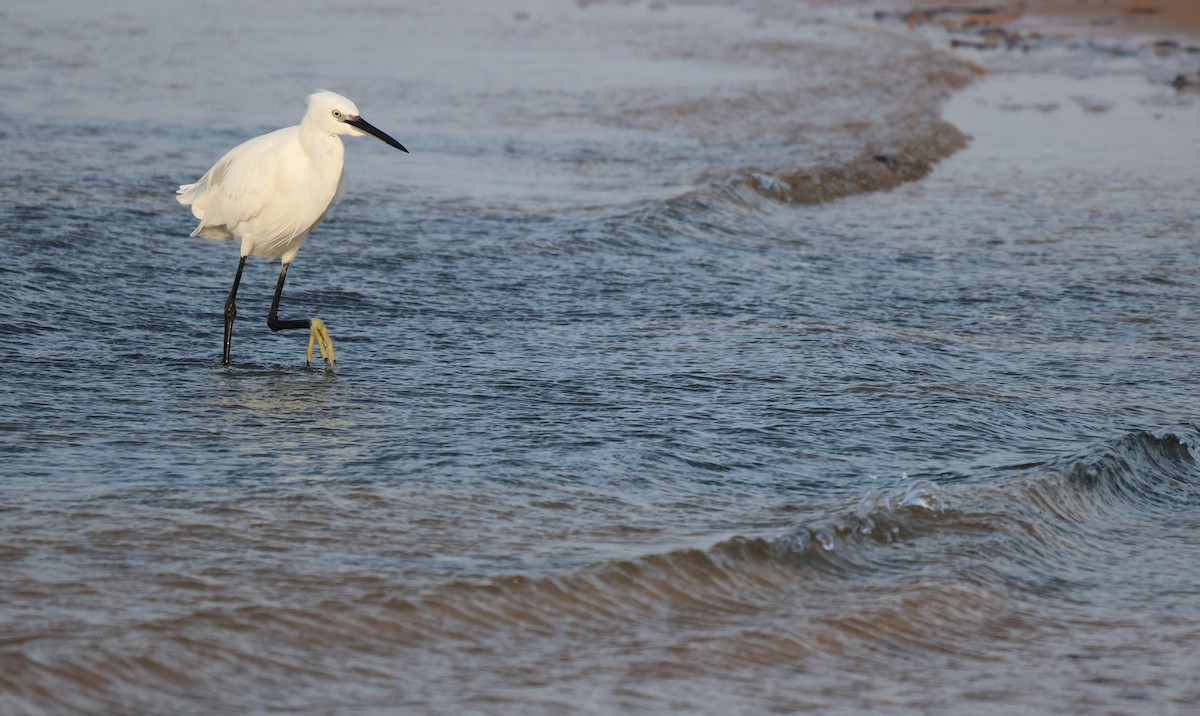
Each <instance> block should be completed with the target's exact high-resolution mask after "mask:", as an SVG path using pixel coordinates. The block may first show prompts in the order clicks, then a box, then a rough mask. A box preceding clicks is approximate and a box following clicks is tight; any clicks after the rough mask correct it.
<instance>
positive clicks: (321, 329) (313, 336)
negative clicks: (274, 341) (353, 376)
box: [267, 264, 337, 372]
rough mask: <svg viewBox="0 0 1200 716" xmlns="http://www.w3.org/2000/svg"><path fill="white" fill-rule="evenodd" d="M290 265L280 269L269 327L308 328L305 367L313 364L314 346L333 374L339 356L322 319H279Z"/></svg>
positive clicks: (276, 328) (327, 368)
mask: <svg viewBox="0 0 1200 716" xmlns="http://www.w3.org/2000/svg"><path fill="white" fill-rule="evenodd" d="M287 270H288V264H283V266H281V267H280V268H279V283H277V284H275V298H274V299H272V300H271V311H270V312H269V313H268V314H267V327H268V328H270V329H271V330H272V331H288V330H292V329H295V328H307V329H309V332H308V360H307V361H306V362H305V366H306V367H307V366H308V365H311V364H312V352H313V345H314V344H315V345H318V346H320V348H321V360H323V361H325V369H326V370H328V371H330V372H332V371H333V369H334V367H335V366H336V365H337V356H335V355H334V353H333V341H332V340H331V339H330V338H329V330H328V329H327V328H325V323H324V321H322V320H321V319H320V318H304V319H301V320H298V321H297V320H292V321H286V320H283V319H281V318H280V317H279V299H280V297H282V296H283V282H284V280H285V279H287Z"/></svg>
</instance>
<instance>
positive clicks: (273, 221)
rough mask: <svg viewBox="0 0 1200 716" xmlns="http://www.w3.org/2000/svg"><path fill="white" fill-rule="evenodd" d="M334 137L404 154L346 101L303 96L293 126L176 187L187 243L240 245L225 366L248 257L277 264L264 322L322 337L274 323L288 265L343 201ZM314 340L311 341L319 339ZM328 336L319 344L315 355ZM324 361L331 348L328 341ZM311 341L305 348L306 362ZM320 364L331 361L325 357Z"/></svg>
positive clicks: (340, 150)
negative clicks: (188, 221) (191, 239)
mask: <svg viewBox="0 0 1200 716" xmlns="http://www.w3.org/2000/svg"><path fill="white" fill-rule="evenodd" d="M341 135H349V136H366V135H372V136H375V137H377V138H379V139H381V140H382V141H384V142H386V143H387V144H390V145H391V146H393V147H396V148H397V149H400V150H402V151H405V152H407V151H408V150H407V149H405V148H404V146H403V145H401V144H400V143H399V142H397V141H396V140H395V139H392V138H391V137H389V136H388V135H387V134H385V133H383V132H381V131H380V130H378V129H376V128H375V127H373V126H372V125H371V124H370V123H368V122H367V121H366V120H364V119H362V118H361V117H360V116H359V112H358V107H356V106H355V105H354V103H353V102H351V101H350V100H348V99H346V98H345V97H343V96H341V95H339V94H335V93H333V92H326V91H320V92H316V93H314V94H312V95H309V97H308V110H307V111H306V112H305V113H304V118H303V119H302V120H301V121H300V124H299V125H297V126H294V127H286V128H284V129H279V130H276V131H274V132H271V133H269V134H264V135H262V136H261V137H255V138H254V139H251V140H248V141H246V142H243V143H242V144H239V145H238V146H236V147H234V148H233V149H231V150H229V152H227V153H226V154H225V156H223V157H221V159H220V160H219V161H218V162H217V163H216V164H214V165H213V167H212V169H209V170H208V172H206V173H205V174H204V176H202V177H200V180H199V181H197V182H196V183H194V184H184V185H182V186H180V187H179V191H178V192H177V196H176V198H177V199H178V200H179V203H180V204H183V205H185V206H191V207H192V214H194V215H195V216H196V218H197V219H199V220H200V223H199V224H198V225H197V226H196V230H195V231H193V232H192V236H203V237H204V238H206V239H238V240H240V241H241V257H242V263H240V264H239V265H238V273H237V277H236V278H235V279H234V284H233V289H232V290H231V291H230V294H229V300H228V301H227V303H226V307H225V313H226V325H225V353H224V363H225V364H226V365H228V364H229V341H230V333H231V331H232V324H233V318H232V316H233V315H236V313H237V311H236V308H235V306H234V299H235V297H236V295H237V286H238V282H239V281H240V279H241V274H242V266H243V265H244V262H245V259H246V257H247V256H251V255H253V256H261V257H264V258H278V259H280V260H281V262H282V267H281V270H280V276H279V283H278V286H277V287H276V292H275V301H274V302H273V303H272V306H271V313H270V314H269V315H268V320H267V323H268V325H269V326H270V327H271V329H272V330H281V329H286V328H301V327H311V328H312V329H313V331H314V333H315V332H316V331H317V330H318V328H319V329H320V330H321V331H324V325H323V324H321V323H320V321H319V320H317V319H312V322H311V324H312V325H310V322H309V321H280V320H278V318H277V316H276V311H277V309H278V303H279V296H280V293H281V292H282V289H283V281H284V277H285V276H286V274H287V267H288V264H290V263H291V261H292V259H294V258H295V257H296V252H298V251H299V250H300V247H301V246H302V245H303V244H304V240H305V239H306V238H307V237H308V234H309V232H310V231H312V230H313V229H314V228H316V227H317V225H319V224H320V223H321V221H322V220H324V219H325V215H326V213H328V211H329V207H330V206H332V205H333V204H334V203H335V202H337V201H339V200H340V199H341V198H342V196H343V195H344V194H345V190H346V188H345V182H344V180H343V171H342V167H343V160H344V158H345V147H344V146H343V145H342V139H341ZM318 338H319V337H317V338H314V340H316V339H318ZM326 342H328V336H327V335H326V336H324V338H323V340H322V354H323V355H324V344H325V343H326ZM329 348H330V351H329V352H330V355H332V343H331V342H329ZM311 354H312V341H311V340H310V342H309V360H310V361H311ZM327 363H329V364H330V365H332V361H331V360H329V359H328V358H327Z"/></svg>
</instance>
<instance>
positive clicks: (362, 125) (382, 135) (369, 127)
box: [346, 117, 408, 153]
mask: <svg viewBox="0 0 1200 716" xmlns="http://www.w3.org/2000/svg"><path fill="white" fill-rule="evenodd" d="M346 124H348V125H350V126H351V127H358V128H359V129H361V130H362V131H364V132H366V133H367V134H370V135H371V136H373V137H375V138H377V139H380V140H382V141H383V142H384V143H385V144H390V145H392V146H393V147H395V148H396V149H399V150H400V151H402V152H405V153H408V150H407V149H405V148H404V145H403V144H401V143H400V142H397V141H396V140H395V139H392V138H391V137H389V136H388V135H387V133H386V132H383V131H382V130H379V129H376V128H375V126H374V125H373V124H371V123H370V122H368V121H367V120H365V119H363V118H362V117H359V118H358V119H347V120H346Z"/></svg>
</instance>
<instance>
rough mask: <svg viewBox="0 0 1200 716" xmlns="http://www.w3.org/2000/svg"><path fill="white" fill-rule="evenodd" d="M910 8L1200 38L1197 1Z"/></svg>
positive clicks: (1080, 0) (1003, 1) (947, 1)
mask: <svg viewBox="0 0 1200 716" xmlns="http://www.w3.org/2000/svg"><path fill="white" fill-rule="evenodd" d="M909 7H911V8H912V10H913V12H914V13H915V14H929V15H932V13H934V12H936V11H944V10H945V9H947V8H954V9H956V10H958V12H956V13H955V15H957V18H956V19H955V22H967V23H976V24H985V23H987V24H993V25H1003V24H1006V23H1010V22H1013V21H1016V20H1019V19H1026V20H1028V19H1029V18H1030V17H1031V16H1032V17H1037V16H1041V17H1046V18H1055V19H1061V20H1064V21H1067V22H1081V23H1086V24H1087V25H1089V26H1110V27H1112V28H1114V29H1116V30H1118V31H1123V32H1133V33H1149V34H1171V35H1180V34H1182V35H1192V36H1197V37H1200V2H1196V0H995V1H993V2H988V1H987V0H985V1H984V2H979V0H916V2H913V3H910V4H909ZM972 10H975V11H977V12H971V11H972ZM964 16H966V19H965V20H964ZM915 19H916V18H914V20H915Z"/></svg>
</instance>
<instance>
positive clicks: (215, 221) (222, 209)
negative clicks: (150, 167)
mask: <svg viewBox="0 0 1200 716" xmlns="http://www.w3.org/2000/svg"><path fill="white" fill-rule="evenodd" d="M296 131H297V128H296V127H287V128H284V129H280V130H277V131H274V132H271V133H269V134H264V135H262V136H261V137H255V138H254V139H250V140H248V141H245V142H243V143H241V144H239V145H238V146H236V147H234V148H233V149H231V150H229V152H227V153H226V154H225V156H223V157H221V159H220V160H219V161H218V162H217V163H216V164H214V165H213V167H212V169H209V170H208V172H207V173H205V175H204V176H202V177H200V181H198V182H196V183H195V184H187V185H184V186H181V187H179V191H178V192H177V194H178V196H177V199H178V200H179V203H181V204H184V205H191V207H192V214H194V215H195V217H196V218H197V219H200V224H199V225H198V226H197V227H196V230H195V231H193V232H192V236H197V235H199V236H203V237H205V238H210V239H228V238H231V237H232V236H233V230H234V229H235V227H237V225H238V224H240V223H242V222H245V221H249V220H250V219H253V218H254V217H255V216H257V215H258V214H259V212H261V211H262V209H263V207H264V205H265V203H266V201H267V196H266V195H265V193H264V188H268V187H270V186H271V185H272V184H271V181H272V179H273V175H274V172H275V171H276V167H275V162H274V161H273V160H272V155H273V154H274V153H275V152H276V151H277V150H278V148H279V147H280V146H282V145H283V144H284V142H285V140H286V139H287V138H288V137H287V133H288V132H296Z"/></svg>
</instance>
